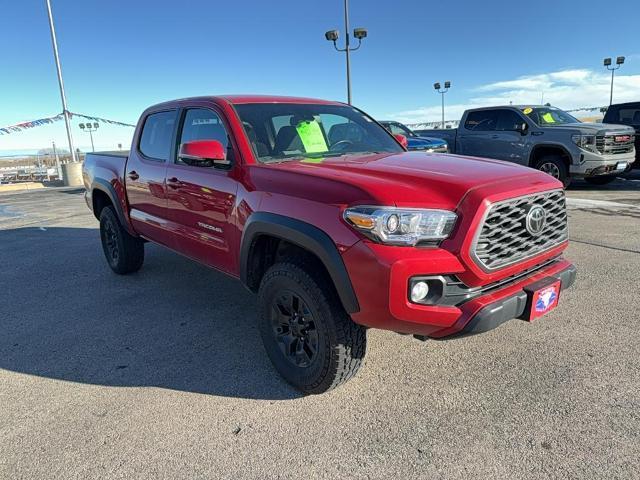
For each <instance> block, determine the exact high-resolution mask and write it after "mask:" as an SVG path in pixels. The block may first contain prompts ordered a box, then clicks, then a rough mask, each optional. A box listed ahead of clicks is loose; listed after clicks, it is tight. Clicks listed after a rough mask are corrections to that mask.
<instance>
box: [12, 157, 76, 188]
mask: <svg viewBox="0 0 640 480" xmlns="http://www.w3.org/2000/svg"><path fill="white" fill-rule="evenodd" d="M84 157H85V154H84V153H76V158H77V159H78V161H81V162H82V161H84ZM58 162H59V164H60V165H64V164H66V163H70V162H71V155H69V154H68V153H67V154H58ZM60 180H62V179H61V178H60V176H59V175H58V165H57V162H56V158H55V156H54V155H53V154H49V153H44V154H36V155H10V156H0V183H19V182H56V181H60Z"/></svg>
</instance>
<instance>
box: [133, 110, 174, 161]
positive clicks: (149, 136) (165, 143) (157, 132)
mask: <svg viewBox="0 0 640 480" xmlns="http://www.w3.org/2000/svg"><path fill="white" fill-rule="evenodd" d="M176 113H177V112H176V110H169V111H166V112H158V113H152V114H151V115H149V116H148V117H147V118H146V120H145V122H144V126H143V127H142V134H141V135H140V144H139V146H138V149H139V150H140V153H142V154H143V155H144V156H145V157H148V158H151V159H154V160H162V161H167V160H168V159H169V156H170V154H171V153H170V152H171V140H172V139H173V131H174V129H175V125H176Z"/></svg>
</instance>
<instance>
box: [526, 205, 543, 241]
mask: <svg viewBox="0 0 640 480" xmlns="http://www.w3.org/2000/svg"><path fill="white" fill-rule="evenodd" d="M546 222H547V212H545V210H544V208H542V207H541V206H539V205H534V206H533V207H531V208H530V209H529V211H528V212H527V217H526V218H525V225H524V226H525V228H526V229H527V232H529V233H530V234H531V235H533V236H534V237H537V236H538V235H540V234H541V233H542V230H544V226H545V223H546Z"/></svg>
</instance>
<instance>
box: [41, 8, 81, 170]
mask: <svg viewBox="0 0 640 480" xmlns="http://www.w3.org/2000/svg"><path fill="white" fill-rule="evenodd" d="M46 2H47V13H48V14H49V30H51V44H52V45H53V58H54V59H55V62H56V70H57V72H58V85H59V86H60V99H61V100H62V115H63V116H64V125H65V127H67V140H68V141H69V152H71V161H72V162H75V161H76V155H75V151H74V150H73V137H72V136H71V119H70V116H69V110H67V97H66V95H65V93H64V82H63V81H62V67H60V57H59V56H58V41H57V39H56V29H55V27H54V25H53V14H52V13H51V3H50V0H46Z"/></svg>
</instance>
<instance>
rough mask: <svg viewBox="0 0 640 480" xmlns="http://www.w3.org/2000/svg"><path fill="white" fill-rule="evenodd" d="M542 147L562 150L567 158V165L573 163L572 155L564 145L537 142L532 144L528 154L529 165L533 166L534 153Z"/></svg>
mask: <svg viewBox="0 0 640 480" xmlns="http://www.w3.org/2000/svg"><path fill="white" fill-rule="evenodd" d="M543 148H549V149H555V150H558V151H560V152H562V153H563V154H564V155H565V156H566V157H567V158H568V159H569V165H572V164H573V155H571V153H570V152H569V150H567V147H565V146H564V145H562V144H559V143H539V144H536V145H534V146H533V148H532V149H531V153H530V154H529V161H528V163H527V165H528V166H529V167H531V168H535V165H534V163H533V158H534V156H535V154H536V151H537V150H540V149H543Z"/></svg>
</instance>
